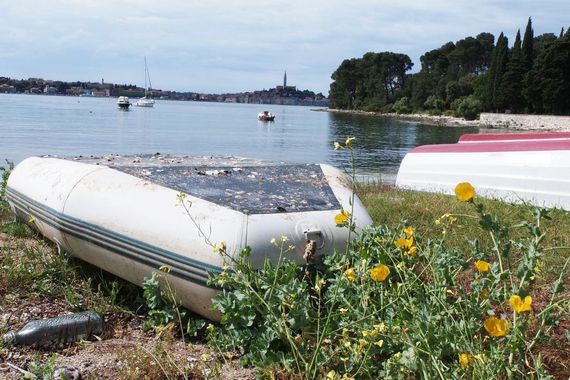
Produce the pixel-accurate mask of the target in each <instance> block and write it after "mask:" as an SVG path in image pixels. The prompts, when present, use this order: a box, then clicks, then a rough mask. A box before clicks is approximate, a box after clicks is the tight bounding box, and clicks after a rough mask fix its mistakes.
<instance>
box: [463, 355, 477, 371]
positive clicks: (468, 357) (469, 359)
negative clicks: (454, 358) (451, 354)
mask: <svg viewBox="0 0 570 380" xmlns="http://www.w3.org/2000/svg"><path fill="white" fill-rule="evenodd" d="M473 362H475V358H474V357H473V355H470V354H465V353H463V354H459V364H461V367H462V368H464V369H465V368H467V367H468V366H469V365H470V364H473Z"/></svg>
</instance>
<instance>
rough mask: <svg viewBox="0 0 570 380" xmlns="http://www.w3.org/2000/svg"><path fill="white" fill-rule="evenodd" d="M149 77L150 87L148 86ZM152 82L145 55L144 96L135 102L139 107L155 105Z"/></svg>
mask: <svg viewBox="0 0 570 380" xmlns="http://www.w3.org/2000/svg"><path fill="white" fill-rule="evenodd" d="M147 79H148V87H147ZM151 90H152V84H151V83H150V74H149V72H148V66H147V64H146V57H144V96H143V97H142V98H140V99H139V100H137V101H136V102H135V106H137V107H154V99H152V98H151Z"/></svg>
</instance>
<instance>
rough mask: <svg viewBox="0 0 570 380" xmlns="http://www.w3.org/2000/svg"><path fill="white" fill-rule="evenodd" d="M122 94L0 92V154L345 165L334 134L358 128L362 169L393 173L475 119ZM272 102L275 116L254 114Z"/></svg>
mask: <svg viewBox="0 0 570 380" xmlns="http://www.w3.org/2000/svg"><path fill="white" fill-rule="evenodd" d="M116 100H117V99H116V98H87V97H61V96H39V95H7V94H0V160H2V162H4V159H8V160H11V161H13V162H15V163H18V162H19V161H21V160H23V159H24V158H26V157H28V156H32V155H43V154H50V155H58V156H74V155H84V156H88V155H101V154H109V153H120V154H143V153H156V152H160V153H165V154H166V153H168V154H187V155H236V156H242V157H251V158H259V159H271V160H287V161H292V162H300V163H329V164H332V165H334V166H337V167H341V168H343V167H348V166H347V165H348V162H349V157H348V154H347V152H345V151H335V150H333V143H334V141H339V142H343V141H344V140H345V139H346V137H347V136H355V137H356V140H355V141H354V146H355V155H356V160H357V171H358V172H359V173H360V174H363V175H371V176H373V177H375V178H377V179H382V180H388V181H390V179H392V180H393V178H394V175H395V173H396V172H397V170H398V166H399V164H400V162H401V160H402V159H403V158H404V155H405V154H406V153H407V152H408V151H409V150H410V149H411V148H413V147H415V146H418V145H423V144H437V143H453V142H456V141H457V139H458V138H459V136H460V135H461V134H463V133H476V132H477V129H476V128H456V127H454V128H449V127H435V126H427V125H420V124H415V123H404V122H400V121H397V120H394V119H389V118H381V117H374V116H363V115H349V114H334V113H329V112H315V111H311V108H309V107H296V106H278V105H259V104H257V105H256V104H231V103H228V104H224V103H203V102H180V101H167V100H164V101H163V100H157V101H156V104H155V106H154V108H139V107H134V106H133V107H131V109H130V110H129V111H127V112H125V111H121V110H119V109H118V108H117V105H116ZM262 110H269V111H271V112H272V113H275V114H276V115H277V117H276V119H275V121H274V122H269V123H263V122H259V121H258V120H257V114H258V113H259V112H260V111H262Z"/></svg>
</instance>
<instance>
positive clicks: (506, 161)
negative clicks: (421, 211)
mask: <svg viewBox="0 0 570 380" xmlns="http://www.w3.org/2000/svg"><path fill="white" fill-rule="evenodd" d="M459 182H470V183H471V184H472V185H473V186H474V187H475V190H476V191H477V194H479V195H481V196H484V197H489V198H495V199H501V200H504V201H508V202H515V203H522V202H525V203H528V204H532V205H536V206H541V207H559V208H562V209H565V210H570V133H567V132H551V133H504V134H470V135H463V136H461V138H460V139H459V142H458V143H457V144H439V145H423V146H418V147H416V148H414V149H412V150H411V151H410V152H409V153H408V154H406V156H405V157H404V160H403V161H402V163H401V165H400V169H399V171H398V175H397V177H396V186H397V187H400V188H406V189H410V190H419V191H428V192H442V193H445V194H453V192H454V189H455V186H456V185H457V183H459Z"/></svg>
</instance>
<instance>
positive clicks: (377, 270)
mask: <svg viewBox="0 0 570 380" xmlns="http://www.w3.org/2000/svg"><path fill="white" fill-rule="evenodd" d="M389 275H390V268H388V267H387V266H386V265H384V264H379V265H377V266H375V267H374V268H372V269H370V278H371V279H373V280H374V281H384V280H385V279H386V278H388V276H389Z"/></svg>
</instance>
